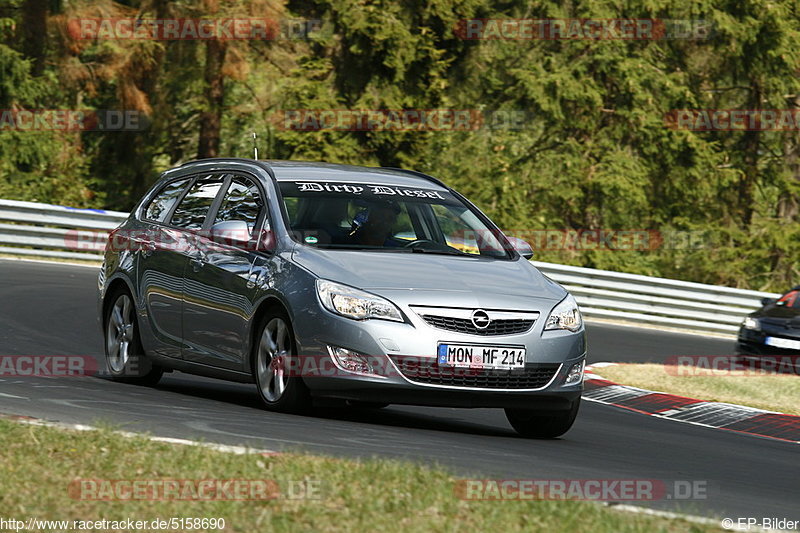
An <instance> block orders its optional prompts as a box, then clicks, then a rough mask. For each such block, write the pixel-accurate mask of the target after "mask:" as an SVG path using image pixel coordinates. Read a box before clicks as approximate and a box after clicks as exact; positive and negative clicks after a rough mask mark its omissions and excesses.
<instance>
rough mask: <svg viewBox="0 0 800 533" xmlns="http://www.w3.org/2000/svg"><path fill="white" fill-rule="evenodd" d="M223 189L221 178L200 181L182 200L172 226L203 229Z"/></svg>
mask: <svg viewBox="0 0 800 533" xmlns="http://www.w3.org/2000/svg"><path fill="white" fill-rule="evenodd" d="M221 188H222V178H221V177H219V176H208V177H205V178H200V179H198V180H197V181H196V182H195V183H194V185H192V187H191V189H189V192H188V193H186V196H184V198H183V200H181V203H180V204H179V205H178V208H177V209H176V210H175V213H174V214H173V215H172V220H171V224H172V225H173V226H177V227H179V228H186V229H201V228H202V227H203V223H204V222H205V220H206V215H207V214H208V210H209V208H210V207H211V204H212V203H214V198H216V197H217V194H219V190H220V189H221Z"/></svg>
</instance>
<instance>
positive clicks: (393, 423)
mask: <svg viewBox="0 0 800 533" xmlns="http://www.w3.org/2000/svg"><path fill="white" fill-rule="evenodd" d="M153 389H155V390H162V391H169V392H174V393H179V394H183V395H187V396H193V397H195V398H203V399H206V400H214V401H219V402H225V403H230V404H234V405H238V406H240V407H245V408H248V409H253V410H257V411H258V412H259V413H263V414H264V415H275V414H279V415H283V416H298V417H300V416H301V417H304V418H317V419H324V420H338V421H347V422H355V423H363V424H370V425H380V426H389V427H403V428H413V429H424V430H434V431H445V432H451V433H466V434H472V435H482V436H494V437H517V434H516V432H514V430H513V429H511V428H503V427H499V426H495V425H490V424H485V423H481V422H478V421H470V420H454V419H453V410H452V409H445V408H435V407H417V406H405V405H392V406H389V407H385V408H383V409H375V408H368V407H356V406H351V405H348V404H346V402H344V401H336V400H333V401H329V400H323V401H322V402H324V403H322V402H320V403H317V404H315V406H314V408H313V409H312V410H311V411H309V412H308V413H306V414H302V415H285V414H283V413H273V412H271V411H267V410H265V409H264V408H263V406H262V404H261V400H260V399H259V397H258V393H257V392H256V390H255V385H250V384H242V383H232V382H226V381H221V380H214V379H211V378H200V377H197V376H189V375H187V374H177V373H176V374H175V375H172V374H167V375H165V376H164V378H162V380H161V382H160V383H159V384H158V385H156V386H155V387H153ZM410 409H413V410H414V412H409V410H410ZM462 411H463V412H469V411H471V410H470V409H458V410H456V412H462Z"/></svg>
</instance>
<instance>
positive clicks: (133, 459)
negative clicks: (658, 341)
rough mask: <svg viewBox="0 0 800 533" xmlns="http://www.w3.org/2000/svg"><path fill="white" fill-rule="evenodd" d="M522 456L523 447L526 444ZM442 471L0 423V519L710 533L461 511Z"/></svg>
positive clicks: (651, 523) (516, 511)
mask: <svg viewBox="0 0 800 533" xmlns="http://www.w3.org/2000/svg"><path fill="white" fill-rule="evenodd" d="M531 446H532V447H534V446H535V443H533V442H532V443H531ZM154 478H156V479H161V478H169V479H270V480H275V481H276V482H277V483H278V486H279V487H281V490H282V491H283V490H284V487H286V486H287V484H288V483H289V482H290V481H298V480H317V481H318V482H319V483H320V484H321V488H322V493H321V494H322V498H321V499H303V500H288V499H284V498H282V499H277V500H272V501H211V502H199V501H191V502H186V501H86V500H77V499H73V498H72V497H70V495H69V494H68V492H67V487H68V485H69V483H70V481H73V480H76V479H128V480H131V479H154ZM453 483H454V478H453V477H451V475H449V474H448V473H446V472H445V471H444V470H439V469H430V468H426V467H423V466H419V465H414V464H411V463H404V462H398V461H390V460H377V459H375V460H364V461H352V460H342V459H334V458H325V457H316V456H310V455H303V454H281V455H276V456H262V455H258V454H251V455H235V454H230V453H222V452H218V451H215V450H211V449H208V448H202V447H195V446H181V445H173V444H165V443H157V442H153V441H150V440H147V439H145V438H142V437H136V438H130V437H124V436H121V435H119V434H117V433H114V432H113V431H110V430H99V431H89V432H77V431H68V430H62V429H56V428H50V427H38V426H36V427H34V426H30V425H26V424H21V423H18V422H12V421H8V420H2V419H0V510H2V512H0V518H6V519H8V518H15V519H22V520H24V519H27V518H28V517H38V518H43V519H51V520H100V519H103V518H105V519H108V520H121V519H127V518H132V519H136V520H148V521H150V520H152V519H154V518H157V517H158V518H169V517H209V518H211V517H216V518H220V517H221V518H224V519H225V521H226V531H242V532H248V533H249V532H256V531H258V532H260V531H277V532H283V531H286V532H289V531H292V532H294V531H323V532H325V531H348V532H349V531H354V532H357V531H386V532H392V531H403V532H415V531H426V532H427V531H453V532H455V531H489V530H491V531H565V532H567V531H568V532H571V533H572V532H582V531H585V532H587V533H588V532H592V533H596V532H642V533H645V532H647V533H650V532H658V531H662V532H684V531H712V530H713V531H716V529H715V528H709V527H707V526H699V525H694V524H690V523H688V522H685V521H682V520H669V519H664V518H656V517H648V516H643V515H633V514H627V513H622V512H618V511H613V510H610V509H608V508H605V507H602V506H600V505H595V504H590V503H585V502H569V501H561V502H554V501H549V502H520V501H495V502H491V501H488V502H480V501H463V500H460V499H458V498H457V497H456V496H455V495H454V493H453Z"/></svg>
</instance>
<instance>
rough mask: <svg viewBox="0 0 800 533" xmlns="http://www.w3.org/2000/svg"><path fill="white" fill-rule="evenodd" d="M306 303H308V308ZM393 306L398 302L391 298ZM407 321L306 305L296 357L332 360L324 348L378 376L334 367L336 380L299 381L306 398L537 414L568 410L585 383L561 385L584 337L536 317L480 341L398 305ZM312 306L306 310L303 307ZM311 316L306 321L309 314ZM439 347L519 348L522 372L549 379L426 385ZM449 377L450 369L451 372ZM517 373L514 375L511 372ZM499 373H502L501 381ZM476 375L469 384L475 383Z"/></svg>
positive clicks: (491, 377)
mask: <svg viewBox="0 0 800 533" xmlns="http://www.w3.org/2000/svg"><path fill="white" fill-rule="evenodd" d="M309 303H310V302H309ZM395 303H396V300H395ZM400 307H401V309H402V311H403V312H404V314H405V315H406V317H407V318H408V321H407V322H405V323H399V322H389V321H384V320H365V321H356V320H350V319H348V318H344V317H340V316H338V315H334V314H332V313H330V312H328V311H327V310H325V309H322V308H321V306H319V305H315V306H311V305H309V306H308V307H306V309H305V310H304V319H302V320H297V321H294V328H295V335H296V338H297V340H298V353H299V354H300V355H299V357H300V359H302V358H304V357H311V358H314V359H317V360H319V359H326V360H328V361H332V358H331V357H330V353H329V347H339V348H344V349H346V350H351V351H354V352H358V353H360V354H364V355H367V356H369V357H370V358H371V359H373V360H376V361H378V362H379V363H378V365H376V367H379V368H381V369H382V371H380V372H378V373H377V375H374V374H356V373H352V372H348V371H346V370H344V369H342V368H341V367H339V366H338V365H336V364H335V363H332V364H331V365H330V367H333V366H336V370H337V371H336V372H335V375H330V374H329V373H326V374H323V375H313V376H309V375H303V380H304V382H305V383H306V385H307V386H308V388H309V389H310V391H311V393H312V394H313V395H314V396H317V397H329V398H340V399H348V400H360V401H371V402H378V403H391V404H407V405H425V406H440V407H493V408H497V407H499V408H506V407H508V408H524V409H529V410H534V411H535V410H539V411H543V412H544V411H547V412H552V411H566V410H569V409H570V408H571V407H572V406H573V404H574V402H575V401H576V400H577V399H578V398H580V395H581V392H582V389H583V379H580V380H579V381H577V382H574V383H569V384H567V383H565V380H566V378H567V374H568V373H569V371H570V369H571V368H572V367H573V365H576V364H581V363H582V362H584V360H585V356H586V338H585V331H584V329H581V330H580V331H578V332H575V333H573V332H569V331H566V330H558V331H543V330H542V329H543V325H544V322H545V320H544V319H543V318H541V317H540V319H538V320H537V321H536V322H535V323H534V325H533V327H532V328H531V329H530V330H529V331H527V332H525V333H521V334H515V335H504V336H491V337H486V336H483V337H478V336H475V335H469V334H464V333H457V332H454V331H449V330H444V329H438V328H435V327H433V326H431V325H429V324H427V323H426V322H424V321H423V320H422V319H421V318H420V317H419V316H417V315H416V314H415V313H414V312H413V311H412V310H410V309H409V308H408V307H406V306H402V305H401V306H400ZM309 308H311V310H310V309H309ZM309 314H310V315H311V316H309ZM439 343H452V344H457V343H463V344H483V345H509V346H524V347H525V348H526V362H525V365H526V368H525V372H543V371H545V370H547V372H549V374H547V376H546V377H545V378H543V379H539V380H538V381H537V379H533V378H530V376H528V377H525V376H523V375H522V374H524V373H525V372H522V371H520V373H519V374H512V371H483V373H481V372H480V371H478V372H477V373H476V374H474V375H473V376H469V375H468V376H467V377H459V378H458V379H449V378H447V377H446V378H445V379H439V378H436V379H430V374H426V373H425V372H429V371H433V372H437V371H438V370H437V365H438V363H437V362H436V359H437V358H436V352H437V346H438V344H439ZM401 359H406V360H407V359H411V360H415V361H417V363H419V364H420V365H421V366H422V367H424V369H425V372H423V376H426V377H425V379H422V378H419V376H418V375H414V374H413V373H412V374H409V372H407V371H406V370H407V369H404V367H403V365H402V364H400V363H398V360H401ZM449 369H450V370H451V371H452V368H451V367H449ZM513 372H516V371H513ZM504 373H505V375H504ZM473 377H474V379H473Z"/></svg>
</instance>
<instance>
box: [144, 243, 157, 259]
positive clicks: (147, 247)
mask: <svg viewBox="0 0 800 533" xmlns="http://www.w3.org/2000/svg"><path fill="white" fill-rule="evenodd" d="M155 251H156V243H155V241H146V242H145V243H144V244H143V246H142V255H143V256H145V257H150V256H151V255H153V252H155Z"/></svg>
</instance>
